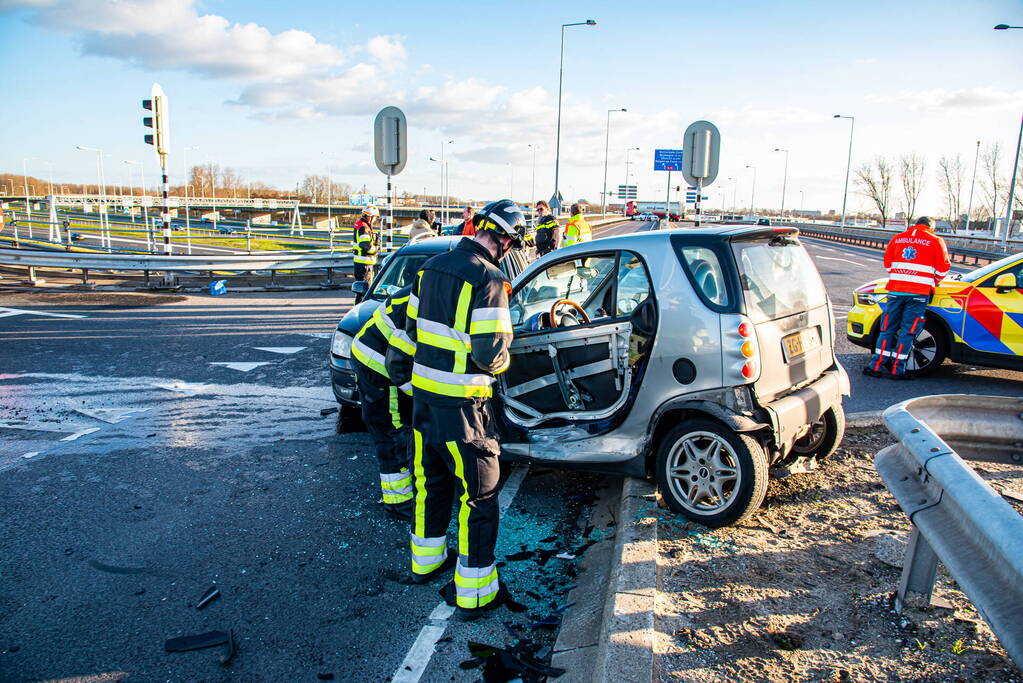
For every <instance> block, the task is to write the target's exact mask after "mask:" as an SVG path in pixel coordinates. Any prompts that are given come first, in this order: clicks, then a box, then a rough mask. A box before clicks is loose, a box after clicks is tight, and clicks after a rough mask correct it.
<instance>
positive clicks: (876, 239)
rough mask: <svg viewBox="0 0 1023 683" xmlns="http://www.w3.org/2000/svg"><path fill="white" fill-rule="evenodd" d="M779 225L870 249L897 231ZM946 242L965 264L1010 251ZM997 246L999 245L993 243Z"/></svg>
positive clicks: (955, 259) (881, 245)
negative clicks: (973, 247) (974, 247)
mask: <svg viewBox="0 0 1023 683" xmlns="http://www.w3.org/2000/svg"><path fill="white" fill-rule="evenodd" d="M781 225H791V226H793V227H796V228H799V232H800V233H801V234H803V235H806V236H807V237H814V238H817V239H824V240H830V241H832V242H843V243H845V244H852V245H856V246H861V247H869V248H871V249H884V248H885V247H886V246H888V242H889V240H891V238H892V237H894V236H895V235H896V234H897V233H896V232H890V231H882V230H876V231H872V232H869V233H868V232H865V231H866V230H868V228H851V229H850V228H840V227H831V226H829V227H826V228H821V227H818V226H815V225H807V224H805V223H802V224H800V223H784V224H781ZM941 237H942V238H943V239H945V242H946V244H948V253H949V257H950V258H951V259H952V261H953V262H958V263H962V264H967V265H975V266H979V265H981V262H984V263H990V262H992V261H997V260H998V259H1000V258H1004V257H1005V256H1008V255H1009V254H1010V253H1012V252H1004V251H1001V250H998V251H988V250H984V249H971V248H968V247H962V246H956V245H955V244H949V242H952V241H953V240H954V238H953V237H951V236H950V235H942V236H941ZM994 246H999V245H994Z"/></svg>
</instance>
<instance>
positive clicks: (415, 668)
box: [391, 465, 529, 683]
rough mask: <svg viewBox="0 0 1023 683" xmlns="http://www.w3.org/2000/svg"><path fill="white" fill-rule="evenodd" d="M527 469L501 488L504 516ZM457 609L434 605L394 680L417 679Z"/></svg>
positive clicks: (410, 681) (395, 682)
mask: <svg viewBox="0 0 1023 683" xmlns="http://www.w3.org/2000/svg"><path fill="white" fill-rule="evenodd" d="M528 472H529V467H528V466H523V465H516V466H515V468H514V469H513V470H512V472H511V474H509V475H508V479H506V480H505V482H504V488H502V489H501V494H500V495H499V496H498V498H497V505H498V509H499V510H500V513H501V516H502V517H503V516H504V513H505V510H507V509H508V508H509V507H510V506H511V504H512V501H513V500H515V494H516V493H518V492H519V487H520V486H521V485H522V480H523V479H525V478H526V474H527V473H528ZM454 613H455V608H454V607H452V606H451V605H449V604H447V603H446V602H441V603H440V604H438V605H437V606H436V607H434V608H433V611H432V612H430V616H429V617H427V623H426V626H423V628H422V629H421V630H420V631H419V635H418V636H416V642H414V643H412V647H411V648H409V651H408V653H407V654H406V655H405V659H403V660H402V662H401V664H399V665H398V670H397V671H395V672H394V676H392V677H391V683H418V681H419V679H420V678H422V676H423V672H424V671H426V667H427V665H428V664H429V663H430V659H431V658H432V657H433V653H434V652H435V651H436V649H437V641H438V640H440V639H441V638H442V637H444V631H445V630H446V629H447V627H448V619H450V618H451V615H452V614H454Z"/></svg>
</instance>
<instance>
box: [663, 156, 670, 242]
mask: <svg viewBox="0 0 1023 683" xmlns="http://www.w3.org/2000/svg"><path fill="white" fill-rule="evenodd" d="M664 224H665V227H668V228H670V227H671V169H668V191H667V192H665V194H664Z"/></svg>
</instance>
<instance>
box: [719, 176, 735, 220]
mask: <svg viewBox="0 0 1023 683" xmlns="http://www.w3.org/2000/svg"><path fill="white" fill-rule="evenodd" d="M729 180H735V178H729ZM727 197H728V195H726V194H725V191H724V190H722V191H721V213H722V214H724V213H725V199H726V198H727Z"/></svg>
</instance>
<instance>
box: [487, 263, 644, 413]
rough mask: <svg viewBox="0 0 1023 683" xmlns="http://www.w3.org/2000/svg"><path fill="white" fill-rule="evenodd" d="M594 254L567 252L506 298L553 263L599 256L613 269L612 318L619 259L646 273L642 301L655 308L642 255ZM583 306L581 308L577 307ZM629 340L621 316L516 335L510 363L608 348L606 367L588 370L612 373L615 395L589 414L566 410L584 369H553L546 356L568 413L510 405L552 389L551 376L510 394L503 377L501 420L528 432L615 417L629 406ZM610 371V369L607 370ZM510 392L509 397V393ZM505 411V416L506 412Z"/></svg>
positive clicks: (624, 318)
mask: <svg viewBox="0 0 1023 683" xmlns="http://www.w3.org/2000/svg"><path fill="white" fill-rule="evenodd" d="M595 247H596V248H594V249H592V250H588V251H585V252H582V253H579V252H573V253H572V254H570V255H569V254H566V255H565V256H564V257H563V258H553V259H550V261H549V262H546V263H544V264H543V267H542V268H538V269H537V270H536V271H534V272H533V273H531V274H530V277H529V278H527V279H523V280H522V281H521V282H518V283H516V286H515V288H514V290H513V291H512V294H511V297H510V298H514V297H515V295H517V294H518V293H519V292H520V291H521V290H522V288H523V287H525V285H526V284H527V283H529V282H532V281H533V280H534V279H535V278H536V277H539V276H540V275H541V274H542V273H544V272H546V271H547V270H548V269H549V268H551V267H552V266H555V265H557V264H559V263H564V262H568V261H574V260H579V259H585V258H594V257H600V256H607V255H613V256H614V259H615V265H614V267H613V271H614V273H613V275H612V277H613V281H612V282H611V286H612V287H613V292H612V300H613V301H614V302H615V312H616V313H617V308H618V301H617V289H618V273H619V272H620V269H621V263H622V254H624V253H628V254H630V255H633V256H635V257H636V258H638V259H639V261H640V263H641V264H642V266H643V269H644V271H645V273H646V278H647V283H648V285H649V294H648V298H649V299H652V300H653V303H654V305H655V306H656V305H657V301H656V294H655V290H654V285H653V280H652V278H651V273H650V266H649V264H648V263H647V261H646V259H645V258H644V257H643V255H642V254H641V253H640V252H638V251H636V250H634V249H628V248H612V249H607V248H603V249H601V248H599V246H598V245H595ZM578 303H580V305H583V302H578ZM631 334H632V323H631V322H630V321H629V316H628V315H624V316H621V317H614V318H612V319H611V320H608V321H606V322H604V321H601V322H596V323H587V324H582V325H573V326H571V327H563V328H553V329H547V330H540V331H537V332H526V333H521V332H520V333H518V334H517V335H516V337H515V339H514V340H513V341H512V345H511V348H510V349H509V352H510V353H511V357H512V363H514V362H515V356H516V355H521V354H524V353H530V352H535V351H541V352H542V350H543V349H544V348H545V347H546V348H547V349H548V353H552V352H551V348H552V347H553V349H554V350H555V351H556V350H557V349H561V348H571V347H574V346H581V345H590V344H596V343H606V344H607V345H608V347H609V350H608V359H607V360H606V361H598V362H597V363H594V364H590V365H594V366H596V365H600V366H601V368H602V369H599V371H598V372H593V373H590V374H599V372H607V371H609V370H611V371H614V372H615V377H616V380H615V384H616V389H617V390H618V391H619V394H618V396H617V398H616V399H615V401H614V402H613V403H612V404H611V405H609V406H608V407H606V408H603V409H600V410H593V411H579V410H572V409H571V408H570V407H571V404H572V400H571V399H570V396H573V395H575V396H576V397H579V393H578V390H577V389H576V390H575V392H574V394H573V389H572V387H573V384H572V381H571V380H572V379H577V378H579V377H585V376H589V375H588V374H585V373H580V372H579V370H580V369H581V368H586V367H588V366H579V367H568V368H564V367H561V368H560V370H559V364H558V360H557V356H556V355H552V356H551V358H552V365H553V366H554V368H555V372H554V373H553V374H554V375H555V376H556V380H555V382H556V383H557V384H558V385H559V386H560V388H561V391H562V395H563V398H564V399H565V403H566V405H567V406H569V408H570V409H569V410H566V411H560V412H556V413H541V412H540V411H538V410H536V409H535V408H532V407H530V406H528V405H526V404H524V403H522V402H521V401H519V400H517V399H516V396H519V395H522V394H524V393H529V392H531V391H535V390H537V389H538V388H543V387H544V386H550V385H551V384H553V383H555V382H552V381H551V380H550V376H551V375H544V376H543V377H541V378H537V379H535V380H530V381H527V382H524V383H522V384H519V385H515V386H513V387H511V388H509V387H508V383H507V378H506V376H505V375H504V374H502V375H500V376H499V378H498V381H499V388H498V391H499V393H500V395H501V398H502V400H503V402H504V404H505V417H506V419H508V420H509V421H510V422H512V423H513V424H514V425H516V426H519V427H523V428H527V429H532V428H534V427H540V428H544V427H543V425H544V423H548V422H556V421H558V420H564V421H567V422H569V423H586V422H593V421H597V420H604V419H607V418H608V417H611V416H613V415H615V414H616V413H618V412H619V411H620V410H621V409H622V408H623V407H624V406H625V404H626V403H628V401H629V396H630V393H632V392H630V388H631V386H632V382H633V369H632V367H631V366H630V364H629V338H630V335H631ZM608 365H610V367H607V366H608ZM589 369H590V370H596V369H597V368H594V367H591V368H589ZM528 385H532V388H527V389H525V390H519V391H516V390H517V389H519V388H520V387H527V386H528ZM509 392H515V393H513V394H512V393H509ZM509 409H510V410H509ZM510 411H515V413H518V415H515V414H512V413H511V412H510Z"/></svg>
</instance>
